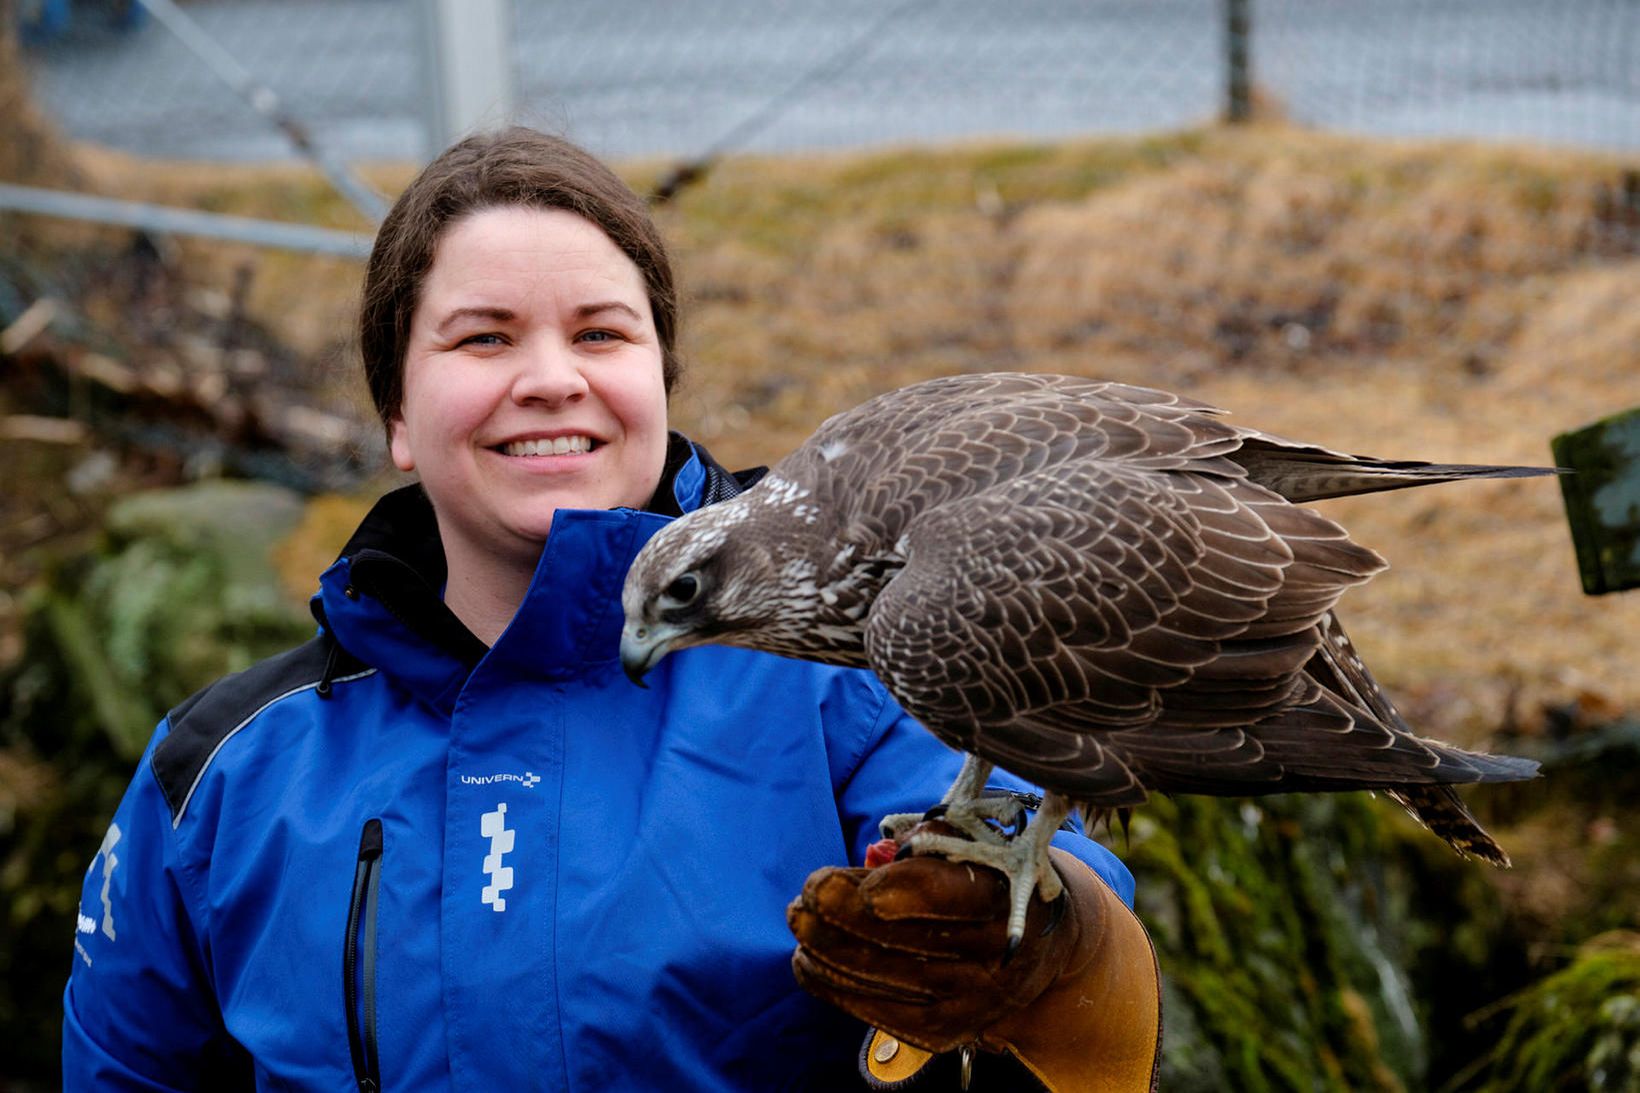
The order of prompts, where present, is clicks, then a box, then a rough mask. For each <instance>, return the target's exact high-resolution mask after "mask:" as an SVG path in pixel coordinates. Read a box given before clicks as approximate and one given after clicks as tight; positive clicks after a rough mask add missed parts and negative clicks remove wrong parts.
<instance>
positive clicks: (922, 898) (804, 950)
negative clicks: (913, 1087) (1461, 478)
mask: <svg viewBox="0 0 1640 1093" xmlns="http://www.w3.org/2000/svg"><path fill="white" fill-rule="evenodd" d="M935 823H936V824H938V821H935ZM939 826H940V827H942V828H944V830H945V831H946V833H950V829H949V828H948V827H945V825H939ZM1051 853H1052V855H1053V864H1054V868H1055V869H1056V870H1057V871H1058V872H1059V875H1060V878H1061V880H1063V881H1064V883H1065V896H1064V898H1063V899H1062V900H1060V901H1057V902H1056V903H1055V904H1054V905H1048V904H1045V903H1043V901H1042V900H1041V899H1033V900H1032V901H1031V909H1030V914H1029V917H1028V918H1027V919H1026V925H1025V941H1024V943H1023V944H1022V945H1021V946H1020V949H1019V951H1018V952H1017V953H1015V954H1014V957H1013V959H1012V960H1011V961H1009V962H1008V963H1007V964H1004V963H1003V962H1002V956H1003V952H1004V950H1005V948H1006V932H1007V918H1008V883H1007V880H1006V878H1004V877H1003V875H1002V874H1001V873H999V872H997V871H996V870H994V869H989V868H985V867H982V866H976V865H971V864H968V863H963V862H951V861H947V860H946V859H944V858H939V857H933V856H919V857H912V858H907V859H904V860H900V861H895V862H893V863H891V864H888V865H884V866H880V867H878V868H876V869H843V868H835V867H828V868H824V869H819V870H816V871H815V872H814V873H813V874H811V875H810V877H809V879H808V882H807V883H806V884H805V885H804V886H803V892H802V894H801V895H799V896H798V898H797V899H796V900H794V901H793V902H792V904H791V906H790V907H788V908H787V912H786V918H787V922H788V923H789V924H790V926H791V929H792V933H793V934H795V935H796V937H797V941H798V948H797V951H796V953H795V954H794V955H793V957H792V967H793V970H794V971H795V972H796V975H797V980H798V982H799V983H800V984H802V986H803V987H804V989H806V990H808V991H809V992H810V993H811V994H814V995H816V996H817V997H819V998H822V999H824V1000H826V1001H827V1002H830V1003H832V1004H833V1005H835V1006H838V1007H839V1008H841V1009H843V1010H844V1011H846V1012H847V1013H850V1014H852V1015H853V1016H855V1017H858V1018H860V1019H861V1020H863V1021H866V1022H867V1023H869V1024H871V1025H874V1026H875V1027H877V1028H879V1029H882V1030H884V1031H886V1032H889V1033H892V1034H893V1035H894V1036H897V1037H898V1038H900V1039H901V1040H904V1041H905V1042H906V1043H909V1044H913V1045H915V1046H917V1047H920V1048H922V1049H924V1050H926V1051H932V1052H936V1053H941V1052H946V1051H950V1050H952V1049H954V1048H957V1047H960V1046H963V1045H974V1046H977V1047H979V1048H980V1049H982V1050H986V1051H1009V1052H1012V1053H1013V1054H1014V1055H1015V1056H1016V1057H1017V1058H1018V1059H1019V1060H1020V1062H1022V1063H1023V1064H1024V1065H1025V1066H1026V1067H1027V1068H1028V1069H1030V1070H1031V1071H1032V1072H1033V1073H1035V1074H1036V1076H1037V1077H1038V1078H1039V1079H1040V1080H1041V1081H1042V1082H1043V1083H1044V1084H1045V1085H1047V1086H1048V1088H1050V1089H1056V1090H1071V1089H1078V1090H1080V1089H1101V1090H1118V1089H1120V1090H1129V1089H1141V1090H1142V1089H1149V1088H1152V1084H1153V1080H1154V1075H1155V1065H1156V1052H1157V1048H1158V1045H1159V1042H1160V977H1159V975H1158V972H1157V969H1156V960H1155V954H1154V952H1153V951H1152V949H1151V946H1150V939H1149V938H1148V936H1146V934H1145V932H1144V927H1143V926H1141V925H1140V924H1139V920H1138V919H1137V918H1136V917H1135V916H1134V914H1133V912H1132V911H1130V910H1129V909H1128V908H1127V907H1126V905H1124V904H1123V903H1122V902H1121V900H1120V899H1118V898H1117V896H1116V894H1115V893H1114V892H1112V891H1111V890H1110V888H1109V887H1108V886H1107V885H1106V884H1105V883H1104V881H1102V880H1100V879H1099V877H1098V875H1097V874H1095V873H1094V872H1093V870H1092V869H1090V868H1089V867H1088V866H1087V865H1085V864H1084V863H1082V862H1081V861H1079V860H1077V859H1076V858H1075V857H1074V856H1073V855H1071V854H1068V853H1066V852H1064V851H1061V850H1058V849H1054V850H1052V851H1051Z"/></svg>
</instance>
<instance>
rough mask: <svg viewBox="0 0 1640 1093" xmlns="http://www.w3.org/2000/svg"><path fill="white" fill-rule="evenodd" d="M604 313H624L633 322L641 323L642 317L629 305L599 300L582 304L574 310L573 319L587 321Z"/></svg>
mask: <svg viewBox="0 0 1640 1093" xmlns="http://www.w3.org/2000/svg"><path fill="white" fill-rule="evenodd" d="M604 311H620V312H624V313H625V314H626V315H627V316H628V317H629V318H631V319H633V320H634V321H637V322H642V321H643V316H641V315H639V314H638V309H637V308H635V307H633V306H631V305H630V304H623V303H622V302H621V301H619V300H601V301H599V302H597V303H591V304H582V305H581V306H580V307H578V308H576V309H575V317H576V318H577V319H589V318H591V317H592V316H594V315H597V314H599V313H600V312H604Z"/></svg>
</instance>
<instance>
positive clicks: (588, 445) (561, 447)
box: [501, 436, 592, 455]
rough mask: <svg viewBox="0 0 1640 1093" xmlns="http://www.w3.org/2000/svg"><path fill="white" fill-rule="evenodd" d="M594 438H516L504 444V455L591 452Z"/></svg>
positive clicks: (502, 449) (502, 447)
mask: <svg viewBox="0 0 1640 1093" xmlns="http://www.w3.org/2000/svg"><path fill="white" fill-rule="evenodd" d="M591 450H592V438H591V437H590V436H555V437H553V438H552V439H551V440H548V439H546V438H542V439H540V440H515V441H513V442H512V443H511V444H503V445H502V446H501V451H502V454H503V455H570V454H572V453H575V452H590V451H591Z"/></svg>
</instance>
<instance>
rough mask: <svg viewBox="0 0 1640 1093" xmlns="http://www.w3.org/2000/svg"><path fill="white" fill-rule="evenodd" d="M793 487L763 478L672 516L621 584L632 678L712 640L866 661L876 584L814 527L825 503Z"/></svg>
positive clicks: (624, 646)
mask: <svg viewBox="0 0 1640 1093" xmlns="http://www.w3.org/2000/svg"><path fill="white" fill-rule="evenodd" d="M771 478H773V476H771ZM767 482H769V480H768V479H766V480H765V483H767ZM782 487H785V488H782ZM794 496H795V495H794V493H793V491H792V490H791V489H790V488H789V487H788V486H786V485H785V484H784V483H780V482H778V481H776V482H775V484H774V488H765V486H764V485H762V484H760V485H759V486H758V487H757V488H754V489H752V490H750V491H748V492H746V493H744V494H742V495H741V496H739V497H737V498H734V499H733V500H729V501H724V502H722V503H720V504H716V505H711V506H709V507H707V508H704V509H699V510H697V511H695V512H691V513H689V514H687V515H685V516H683V517H680V518H679V519H677V520H674V521H673V522H672V523H670V524H668V525H667V526H666V527H664V528H662V529H661V530H660V531H659V532H657V533H656V535H655V537H654V538H653V539H651V540H650V541H649V544H648V545H647V546H645V547H644V548H643V550H642V551H640V552H639V554H638V557H637V560H636V561H634V562H633V563H632V569H631V570H630V571H629V572H628V573H627V575H626V588H625V589H624V591H623V592H622V593H621V607H622V609H623V610H624V611H625V612H626V626H625V628H624V629H623V630H622V631H621V664H622V666H623V667H624V668H625V669H626V674H627V675H628V676H629V677H630V678H631V679H632V680H633V682H638V681H639V680H641V679H642V677H643V675H644V673H645V672H647V671H648V670H649V669H650V668H652V667H654V666H655V664H656V662H657V661H659V660H660V659H661V658H662V657H663V656H665V655H666V654H667V653H670V652H673V651H675V650H678V649H686V648H688V647H689V646H691V645H705V644H707V643H717V644H721V645H738V646H741V647H743V648H748V649H762V650H764V651H766V652H771V653H780V654H782V655H785V656H798V657H806V658H809V659H812V660H822V661H826V662H829V663H834V664H850V665H859V664H863V663H865V660H864V657H865V653H864V637H863V633H862V631H861V627H860V620H861V619H862V618H863V617H864V614H865V609H866V607H867V605H868V599H869V593H868V592H867V590H866V589H863V588H861V587H860V582H859V580H858V579H857V578H856V577H854V576H852V574H853V571H854V570H855V569H857V568H858V567H857V566H854V565H852V564H851V561H852V557H853V554H854V552H853V551H852V550H845V551H842V552H840V553H839V552H838V551H837V549H836V547H835V544H832V543H831V542H830V540H829V538H828V537H826V536H824V535H817V534H815V533H816V532H817V531H818V530H820V529H818V528H817V527H816V526H815V523H816V520H815V513H816V512H817V511H818V510H815V509H814V508H813V507H812V506H806V505H803V504H801V503H798V502H797V501H794V500H793V498H794ZM816 551H819V552H820V553H821V557H820V558H818V559H817V558H816V557H815V553H816Z"/></svg>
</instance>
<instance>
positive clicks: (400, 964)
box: [63, 442, 1132, 1091]
mask: <svg viewBox="0 0 1640 1093" xmlns="http://www.w3.org/2000/svg"><path fill="white" fill-rule="evenodd" d="M682 443H683V445H684V447H683V449H682V450H683V453H684V458H683V459H682V460H681V461H679V460H675V461H674V466H675V473H674V474H673V475H672V476H671V478H670V479H669V483H670V497H669V501H670V500H675V501H676V503H677V505H676V507H678V508H692V507H694V505H695V504H697V503H699V501H700V500H701V499H702V497H703V496H704V497H706V498H712V497H715V496H721V495H723V494H725V493H732V492H734V490H735V489H736V488H737V486H736V483H735V482H734V480H733V479H730V478H729V477H728V476H727V475H725V474H724V473H723V472H721V471H720V470H718V469H717V468H716V467H715V465H713V464H711V463H710V461H709V459H706V458H705V457H704V453H701V452H699V451H698V450H695V449H691V448H690V447H688V446H687V442H682ZM680 464H681V465H680ZM662 507H670V506H669V505H668V506H662ZM665 519H666V517H664V516H661V515H657V514H655V513H651V512H637V511H630V510H616V511H610V512H591V511H576V512H560V513H559V514H558V517H557V519H556V520H555V521H554V523H553V528H552V534H551V537H550V538H549V540H548V542H547V545H546V548H545V551H544V552H543V555H542V559H541V563H540V566H539V568H538V569H537V571H536V574H535V579H534V583H533V584H532V585H531V587H530V590H529V594H528V597H527V599H526V600H525V602H524V604H523V606H522V608H521V609H520V611H519V613H518V615H517V617H516V618H515V619H514V621H513V622H512V624H511V626H510V627H509V629H508V630H507V631H506V633H505V634H503V635H502V636H501V638H500V639H499V640H498V641H497V642H496V644H495V645H494V647H493V648H488V649H486V648H485V647H484V646H483V645H482V644H481V643H479V642H478V640H477V639H476V638H474V637H473V636H472V635H471V634H470V633H469V632H468V631H466V630H465V628H463V627H462V626H461V625H460V624H459V623H458V622H456V620H455V618H454V616H453V615H451V614H450V613H449V611H448V609H447V608H445V607H444V605H443V603H442V602H441V600H440V597H439V594H438V590H439V589H440V587H441V585H442V582H443V557H442V553H441V552H440V550H439V547H438V540H437V534H436V530H435V529H434V525H433V520H432V513H431V510H430V509H429V507H428V506H427V504H426V502H425V500H424V499H423V498H422V496H421V494H420V491H419V490H418V489H416V488H414V487H412V488H410V489H408V490H401V491H398V492H396V493H393V494H389V495H388V496H387V497H385V498H384V499H383V500H382V501H381V502H380V503H378V505H377V507H376V509H375V510H374V511H373V512H372V514H371V516H370V517H369V518H368V519H367V520H366V521H365V523H364V524H363V525H362V526H361V528H360V530H359V532H358V533H357V534H356V535H355V537H354V539H353V541H352V542H351V543H350V544H349V546H348V548H347V549H346V551H345V552H344V554H343V557H342V558H341V560H339V561H338V562H337V563H336V564H335V565H333V566H332V567H331V568H330V569H329V570H327V571H326V572H325V574H324V575H323V577H322V578H321V582H320V585H321V591H320V593H319V595H318V596H317V597H316V613H317V614H318V615H319V616H320V619H321V622H322V628H321V634H320V636H319V637H318V638H316V639H315V640H314V641H312V642H310V643H308V644H307V645H304V646H302V647H300V648H298V649H295V650H293V651H291V652H289V653H286V654H283V655H281V656H278V657H275V658H273V659H271V660H269V661H266V662H264V663H262V664H259V665H257V666H255V667H253V668H251V669H250V670H248V671H246V672H243V673H240V674H238V675H235V676H230V677H228V678H226V679H224V680H221V681H219V682H218V683H216V684H214V685H213V686H211V687H209V688H207V689H206V690H205V691H203V692H201V693H200V694H198V695H195V696H194V697H193V698H191V699H189V700H188V701H187V702H185V703H183V705H181V706H179V707H178V708H177V709H175V710H173V711H172V712H171V713H170V714H169V715H168V716H167V717H166V719H165V721H164V722H163V723H162V724H161V725H160V727H159V729H158V731H157V733H156V734H155V737H154V740H153V742H152V743H151V744H150V746H149V748H148V751H147V754H146V755H145V756H144V758H143V761H142V766H141V769H140V770H139V771H138V772H137V775H136V777H135V779H134V780H133V782H132V784H131V787H130V789H129V791H128V792H127V794H126V796H125V799H124V801H123V803H122V804H121V805H120V808H119V811H118V813H117V814H116V816H115V817H114V822H113V824H112V826H110V828H109V831H108V836H107V837H106V838H105V839H104V842H103V845H102V848H101V849H100V850H99V851H98V853H97V855H96V858H95V859H94V860H93V862H92V864H91V866H90V868H89V870H88V871H87V874H86V883H85V890H84V894H83V897H82V902H81V905H80V914H79V923H78V932H77V934H76V941H75V956H74V961H73V972H72V974H71V977H70V979H69V983H68V987H67V990H66V992H65V995H64V1009H65V1021H64V1033H63V1073H64V1084H65V1087H66V1088H68V1089H70V1090H79V1089H196V1088H206V1089H219V1088H230V1087H241V1088H243V1087H249V1086H250V1085H252V1084H253V1083H254V1085H255V1086H256V1087H257V1088H259V1089H344V1088H349V1087H352V1088H385V1089H389V1090H410V1089H414V1090H421V1089H446V1088H454V1089H464V1090H474V1091H479V1090H483V1091H489V1090H497V1089H566V1090H612V1089H667V1090H673V1089H680V1090H681V1089H712V1090H717V1089H779V1088H838V1087H840V1085H842V1083H845V1082H847V1081H850V1080H851V1078H852V1075H853V1073H854V1062H853V1060H854V1057H855V1054H856V1052H857V1050H858V1047H859V1043H860V1036H861V1032H862V1030H861V1028H860V1026H859V1025H858V1024H856V1023H855V1022H853V1021H851V1020H850V1019H849V1018H847V1017H845V1016H843V1015H841V1014H839V1013H837V1012H835V1011H833V1010H831V1009H829V1008H828V1007H826V1006H824V1005H823V1004H821V1003H819V1002H817V1001H815V1000H813V999H811V998H810V997H809V996H808V995H806V994H804V993H803V992H802V991H801V990H800V989H799V988H798V987H797V986H796V984H795V982H794V980H793V978H792V973H791V968H790V959H791V951H792V946H793V941H792V938H791V935H790V933H789V932H788V931H787V928H786V921H785V908H786V904H787V902H788V901H789V900H791V899H792V897H793V896H794V895H796V893H797V892H798V891H799V889H800V888H801V887H802V884H803V881H804V878H805V877H807V876H808V874H809V873H810V872H811V871H812V870H814V869H816V868H818V867H820V866H823V865H827V864H840V863H843V862H845V861H846V862H853V863H856V864H857V863H859V862H860V861H861V860H862V859H863V857H864V854H865V849H866V847H867V846H868V845H869V844H870V843H871V842H872V841H873V839H874V838H875V837H876V822H877V820H878V819H879V818H880V817H881V816H882V815H883V814H885V813H889V812H897V811H907V810H912V809H921V808H924V807H926V806H927V805H928V804H930V803H932V802H933V801H934V800H936V799H937V798H938V797H939V795H940V794H941V793H942V792H944V790H945V788H946V786H947V785H948V783H949V781H950V779H951V778H952V777H953V776H954V775H955V772H956V769H957V766H958V757H957V756H956V755H954V754H953V753H951V752H949V751H948V750H947V749H945V748H944V746H943V745H941V744H939V743H938V742H937V741H935V740H934V739H933V737H931V736H930V735H929V734H928V733H927V732H925V731H924V730H922V729H921V728H920V727H918V726H917V725H916V724H915V723H914V722H912V721H910V720H909V719H908V718H907V717H906V715H905V714H903V713H902V712H901V711H900V710H899V708H898V707H897V706H896V705H895V704H894V703H893V702H892V700H890V699H889V698H888V696H887V694H886V693H885V692H884V690H883V689H882V687H881V686H880V685H879V684H878V682H877V681H876V679H875V678H874V677H873V676H872V675H870V674H869V673H867V672H863V671H858V670H843V669H835V668H828V667H824V666H820V665H815V664H809V663H805V662H800V661H793V660H785V659H781V658H778V657H773V656H768V655H765V654H759V653H752V652H747V651H741V650H733V649H727V648H718V647H707V648H700V649H691V650H686V651H683V652H680V653H677V654H675V655H673V656H671V657H668V658H667V659H666V660H665V661H663V662H662V663H661V664H660V665H659V666H658V668H657V669H656V670H655V671H654V672H653V673H651V675H650V676H649V678H648V683H649V689H647V690H640V689H638V688H636V687H634V686H632V685H631V684H630V683H629V682H628V681H627V680H626V678H625V677H624V676H623V675H622V673H621V669H620V665H619V663H618V660H617V643H618V636H619V632H620V626H621V613H620V607H619V592H620V587H621V583H622V579H623V577H624V575H625V573H626V569H627V567H628V565H629V564H630V563H631V560H632V558H633V556H634V555H635V554H636V553H637V551H638V549H639V548H640V547H641V546H642V545H643V543H644V542H645V541H646V540H647V539H648V537H649V536H650V535H652V534H653V533H654V532H655V530H656V529H657V528H658V527H660V526H661V524H662V523H664V521H665ZM1059 838H1060V839H1061V840H1065V839H1067V838H1069V839H1072V840H1074V842H1075V845H1074V846H1073V847H1071V848H1072V849H1073V850H1074V851H1075V852H1077V853H1079V854H1080V855H1081V856H1082V857H1083V858H1084V859H1086V860H1088V861H1089V862H1090V864H1092V865H1094V867H1095V868H1096V869H1098V870H1099V871H1100V873H1101V874H1102V875H1103V876H1105V877H1106V879H1107V880H1109V881H1110V882H1111V883H1112V885H1113V886H1114V887H1115V888H1116V889H1117V890H1118V891H1119V892H1120V893H1121V894H1122V895H1123V897H1124V898H1126V899H1129V900H1131V892H1132V878H1131V877H1130V876H1129V874H1128V873H1127V870H1126V869H1125V868H1124V867H1123V866H1122V865H1121V864H1120V863H1119V862H1118V861H1116V859H1115V858H1113V857H1112V856H1111V855H1109V853H1108V852H1106V851H1104V850H1103V849H1102V848H1100V847H1098V846H1097V845H1096V844H1093V843H1091V842H1089V841H1087V840H1084V839H1081V837H1080V836H1067V835H1064V834H1062V835H1060V836H1059ZM367 1083H373V1084H367Z"/></svg>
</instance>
